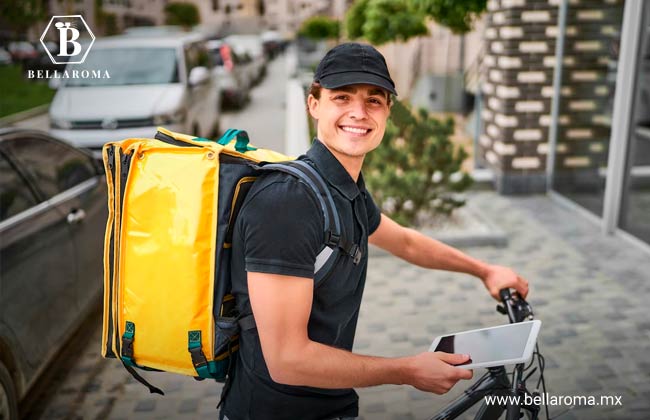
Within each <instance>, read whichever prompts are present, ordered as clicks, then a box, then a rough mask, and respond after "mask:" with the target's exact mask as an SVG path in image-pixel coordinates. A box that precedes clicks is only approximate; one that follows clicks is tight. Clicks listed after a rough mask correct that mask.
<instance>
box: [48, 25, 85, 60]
mask: <svg viewBox="0 0 650 420" xmlns="http://www.w3.org/2000/svg"><path fill="white" fill-rule="evenodd" d="M54 26H56V28H57V29H58V30H59V53H58V54H57V55H58V56H59V57H70V56H74V55H79V53H80V52H81V44H80V43H78V42H77V39H79V31H78V30H77V28H71V27H70V22H57V23H55V24H54ZM68 35H70V37H68ZM68 44H72V45H74V50H73V51H72V53H71V54H68Z"/></svg>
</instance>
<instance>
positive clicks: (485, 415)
mask: <svg viewBox="0 0 650 420" xmlns="http://www.w3.org/2000/svg"><path fill="white" fill-rule="evenodd" d="M499 295H500V297H501V301H502V304H499V305H497V311H498V312H500V313H502V314H504V315H508V319H509V320H510V323H516V322H522V321H527V320H532V319H533V308H532V307H531V306H530V305H529V304H528V302H526V301H525V300H524V299H523V298H522V297H521V296H519V295H518V294H517V293H510V290H508V289H503V290H501V291H500V292H499ZM535 360H537V367H534V368H533V370H532V371H530V372H528V373H527V374H526V376H523V375H524V373H526V372H527V371H528V370H529V369H530V368H531V367H532V366H533V364H534V362H535ZM544 365H545V362H544V356H542V354H541V353H540V352H539V345H538V344H535V352H534V353H533V358H532V359H531V361H530V363H529V364H528V366H525V364H524V363H520V364H517V365H515V368H514V369H513V372H512V381H511V380H510V378H509V375H508V372H507V371H506V368H505V366H497V367H492V368H488V371H487V372H486V373H485V374H484V375H483V376H482V377H481V378H479V379H478V380H477V381H476V382H475V383H474V384H473V385H472V386H471V387H470V388H468V389H467V390H465V392H464V393H463V395H461V396H460V397H458V398H457V399H455V400H454V401H452V402H451V403H450V404H449V405H447V406H446V407H445V408H443V409H442V410H440V411H439V412H438V414H436V415H435V416H434V417H431V420H450V419H455V418H457V417H458V416H460V415H461V414H463V413H464V412H465V411H467V410H468V409H469V408H470V407H472V406H474V404H476V403H478V402H479V401H481V400H482V401H483V403H482V404H481V407H480V408H479V410H478V412H477V413H476V416H475V417H474V419H475V420H493V419H498V418H500V417H501V416H502V415H503V413H504V412H505V413H506V420H519V419H520V418H521V417H522V415H523V414H525V415H526V417H527V418H528V419H530V420H537V419H538V418H539V412H540V406H539V404H535V403H534V400H535V398H534V397H539V395H540V394H539V392H538V391H534V392H532V393H531V392H530V391H528V389H527V388H526V381H527V380H528V379H529V378H530V377H531V375H533V374H534V373H535V371H537V369H538V368H539V379H538V382H537V386H536V387H535V389H539V385H540V383H541V385H542V389H543V391H544V395H546V382H545V381H544ZM526 395H528V396H529V398H528V400H530V401H532V402H531V403H530V404H528V403H526V402H525V401H526ZM486 396H495V397H503V398H500V400H501V401H498V400H497V398H495V400H494V401H493V402H494V403H495V404H490V405H489V404H487V401H486V399H485V397H486ZM508 397H514V398H508ZM516 398H518V399H519V404H511V403H510V402H511V401H512V400H514V399H516ZM504 400H505V401H507V403H506V404H504V403H503V402H504ZM497 402H498V404H497ZM545 412H546V419H547V420H549V415H548V407H547V406H545Z"/></svg>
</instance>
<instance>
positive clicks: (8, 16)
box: [0, 0, 48, 35]
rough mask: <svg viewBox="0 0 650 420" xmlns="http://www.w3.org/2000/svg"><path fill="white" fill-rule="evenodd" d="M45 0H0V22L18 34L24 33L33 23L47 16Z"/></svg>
mask: <svg viewBox="0 0 650 420" xmlns="http://www.w3.org/2000/svg"><path fill="white" fill-rule="evenodd" d="M47 3H48V2H47V0H2V1H1V2H0V22H2V23H3V25H7V26H9V28H11V29H12V30H13V31H14V32H15V33H17V34H18V35H24V34H25V33H27V30H28V29H29V28H30V27H31V26H32V25H34V23H36V22H38V21H41V20H44V19H45V18H46V17H47Z"/></svg>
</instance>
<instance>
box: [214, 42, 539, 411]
mask: <svg viewBox="0 0 650 420" xmlns="http://www.w3.org/2000/svg"><path fill="white" fill-rule="evenodd" d="M391 94H393V95H396V94H397V93H396V91H395V85H394V83H393V81H392V79H391V78H390V74H389V73H388V69H387V67H386V63H385V61H384V58H383V57H382V55H381V54H380V53H379V52H378V51H377V50H375V49H374V48H373V47H371V46H368V45H361V44H356V43H349V44H343V45H339V46H337V47H335V48H333V49H332V50H330V51H329V52H328V53H327V55H326V56H325V57H324V58H323V60H322V61H321V63H320V65H319V67H318V69H317V70H316V74H315V76H314V84H313V85H312V88H311V90H310V95H309V98H308V100H307V102H308V103H307V105H308V110H309V112H310V114H311V116H312V117H314V118H315V119H316V120H317V121H318V127H317V134H318V139H317V140H315V142H314V144H313V146H312V147H311V148H310V150H309V151H308V152H307V154H306V155H305V156H302V157H300V159H301V160H304V161H306V162H307V163H309V164H310V165H312V166H313V167H314V168H315V169H316V170H317V171H318V172H319V173H320V174H321V175H322V177H323V178H324V179H325V180H326V182H327V183H328V187H329V189H330V191H331V193H332V196H333V198H334V201H335V204H336V207H337V210H338V213H339V214H340V217H341V222H342V224H343V228H342V232H343V234H344V235H345V236H346V239H347V240H348V241H351V242H353V243H355V244H358V246H359V249H360V252H361V259H360V260H359V261H358V262H357V263H356V264H355V261H354V259H353V258H350V257H349V256H347V255H341V256H340V257H339V259H338V260H337V263H336V264H335V265H334V267H333V268H332V271H331V272H330V274H329V275H328V276H326V277H325V278H324V279H323V280H322V281H320V283H318V284H315V282H314V280H313V278H314V263H315V260H316V255H317V253H318V251H319V249H320V248H321V247H322V245H323V215H322V211H321V208H320V206H319V204H318V201H317V200H316V198H315V196H314V195H313V193H312V191H311V190H310V189H309V188H308V187H307V186H305V185H303V184H302V183H301V182H300V181H298V179H297V178H295V177H292V176H290V175H287V174H284V173H272V174H270V175H267V176H265V177H264V178H262V179H260V180H258V181H257V182H256V183H255V184H254V186H253V189H252V190H251V191H250V193H249V194H248V196H247V198H246V200H245V203H244V205H243V206H242V209H241V212H240V215H239V217H238V219H237V222H236V226H235V233H234V234H235V237H234V240H233V249H232V251H233V258H232V261H233V263H232V278H233V292H234V294H235V297H236V300H237V305H238V308H239V310H240V311H241V313H242V314H250V313H252V314H253V315H254V318H255V324H256V328H252V329H248V330H244V331H242V332H241V336H240V351H239V353H238V360H237V364H236V367H235V369H234V375H233V379H232V382H231V384H229V386H228V387H227V388H228V392H227V393H226V395H225V399H224V407H223V410H222V416H225V417H224V418H226V419H229V420H245V419H254V420H257V419H290V420H308V419H314V420H329V419H346V418H354V417H356V416H357V415H358V396H357V394H356V393H355V392H354V390H353V389H352V388H354V387H365V386H374V385H381V384H405V385H411V386H414V387H416V388H418V389H420V390H423V391H429V392H434V393H437V394H442V393H445V392H447V391H449V389H450V388H451V387H452V386H453V385H454V384H455V383H456V382H458V381H459V380H460V379H470V378H471V377H472V372H471V371H469V370H466V369H462V368H459V367H454V365H459V364H462V363H464V362H466V361H468V359H469V357H468V356H467V355H458V354H446V353H433V352H425V353H421V354H418V355H415V356H412V357H402V358H382V357H372V356H365V355H360V354H355V353H352V352H351V350H352V345H353V341H354V333H355V329H356V324H357V318H358V315H359V306H360V303H361V296H362V292H363V288H364V284H365V277H366V268H367V261H368V257H367V251H368V242H370V243H372V244H374V245H377V246H379V247H381V248H383V249H385V250H388V251H389V252H391V253H393V254H394V255H396V256H398V257H400V258H402V259H404V260H406V261H409V262H411V263H413V264H417V265H419V266H422V267H427V268H432V269H442V270H450V271H457V272H464V273H468V274H472V275H474V276H476V277H478V278H480V279H482V281H483V282H484V284H485V286H486V287H487V289H488V290H489V292H490V294H491V295H492V296H493V297H495V298H498V292H499V290H500V289H502V288H506V287H511V288H515V289H517V290H518V291H519V292H520V293H521V294H522V295H523V296H525V295H526V294H527V292H528V283H527V282H526V281H525V280H524V279H522V278H521V277H519V276H517V275H516V274H515V273H514V272H513V271H512V270H510V269H508V268H505V267H500V266H494V265H488V264H486V263H483V262H481V261H478V260H476V259H473V258H471V257H469V256H467V255H465V254H463V253H462V252H460V251H458V250H456V249H454V248H451V247H449V246H446V245H444V244H442V243H440V242H437V241H435V240H433V239H430V238H428V237H425V236H424V235H421V234H420V233H418V232H416V231H414V230H411V229H407V228H404V227H401V226H400V225H398V224H397V223H395V222H394V221H392V220H391V219H390V218H388V217H387V216H385V215H382V214H381V213H380V211H379V209H378V208H377V206H376V204H375V203H374V202H373V200H372V197H371V196H370V194H369V193H368V192H367V191H366V188H365V186H364V182H363V177H362V176H361V166H362V164H363V159H364V156H365V155H366V153H369V152H371V151H372V150H373V149H375V148H376V147H377V146H379V144H380V142H381V140H382V137H383V135H384V130H385V128H386V121H387V119H388V116H389V113H390V104H391V96H390V95H391Z"/></svg>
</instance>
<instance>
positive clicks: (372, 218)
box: [366, 192, 381, 236]
mask: <svg viewBox="0 0 650 420" xmlns="http://www.w3.org/2000/svg"><path fill="white" fill-rule="evenodd" d="M366 214H368V236H370V235H372V234H373V233H374V231H376V230H377V228H378V227H379V222H381V210H379V207H377V204H376V203H375V200H373V199H372V195H370V193H369V192H366Z"/></svg>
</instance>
